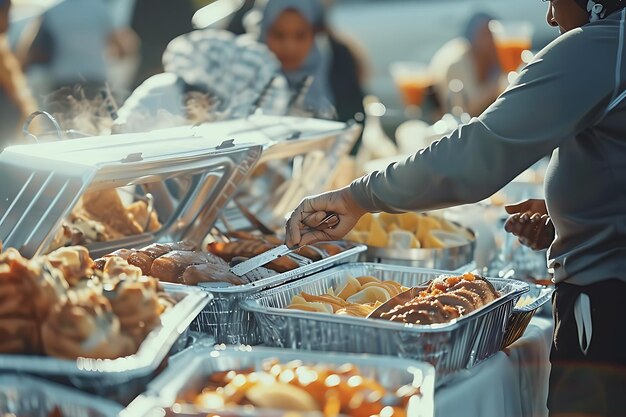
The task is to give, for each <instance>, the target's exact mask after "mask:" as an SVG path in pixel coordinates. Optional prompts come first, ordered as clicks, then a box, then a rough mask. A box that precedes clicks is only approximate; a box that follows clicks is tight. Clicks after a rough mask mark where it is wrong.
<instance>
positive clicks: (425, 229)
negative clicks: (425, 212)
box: [416, 216, 441, 248]
mask: <svg viewBox="0 0 626 417" xmlns="http://www.w3.org/2000/svg"><path fill="white" fill-rule="evenodd" d="M440 229H441V223H439V222H438V221H437V220H436V219H434V218H432V217H429V216H420V218H419V222H418V226H417V231H416V235H417V240H419V241H420V244H421V246H422V247H423V248H430V246H428V245H427V244H425V240H426V236H428V235H429V234H430V232H431V231H432V230H440Z"/></svg>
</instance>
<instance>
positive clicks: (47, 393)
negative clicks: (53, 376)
mask: <svg viewBox="0 0 626 417" xmlns="http://www.w3.org/2000/svg"><path fill="white" fill-rule="evenodd" d="M55 408H56V409H57V410H58V411H60V412H61V414H62V415H63V416H64V417H116V416H117V415H118V414H119V413H120V412H121V411H122V407H121V406H120V405H119V404H116V403H113V402H111V401H107V400H104V399H102V398H97V397H93V396H91V395H88V394H84V393H82V392H79V391H75V390H72V389H69V388H67V387H63V386H59V385H56V384H52V383H50V382H48V381H44V380H40V379H36V378H31V377H26V376H16V375H3V376H0V414H2V415H5V414H4V413H7V414H9V415H12V416H13V415H14V416H37V417H39V416H43V417H46V416H50V415H53V414H51V413H52V412H53V410H54V409H55Z"/></svg>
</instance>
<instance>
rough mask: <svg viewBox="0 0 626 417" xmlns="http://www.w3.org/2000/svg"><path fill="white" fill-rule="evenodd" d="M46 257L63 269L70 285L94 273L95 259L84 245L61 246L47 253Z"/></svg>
mask: <svg viewBox="0 0 626 417" xmlns="http://www.w3.org/2000/svg"><path fill="white" fill-rule="evenodd" d="M46 258H47V259H48V261H49V262H50V264H52V266H54V267H55V268H57V269H59V270H61V272H62V273H63V276H64V277H65V280H66V281H67V282H68V283H69V284H70V285H74V284H76V283H77V282H78V281H79V280H81V279H83V278H85V277H89V276H91V275H92V273H93V270H92V266H93V260H92V259H91V257H90V256H89V250H87V248H85V247H83V246H70V247H65V248H60V249H57V250H55V251H54V252H51V253H49V254H48V255H46Z"/></svg>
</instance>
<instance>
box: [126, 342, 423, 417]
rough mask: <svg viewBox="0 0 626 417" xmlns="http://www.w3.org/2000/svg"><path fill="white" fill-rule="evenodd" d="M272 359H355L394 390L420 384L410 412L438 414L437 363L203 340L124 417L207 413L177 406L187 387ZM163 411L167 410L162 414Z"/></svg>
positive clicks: (239, 412) (335, 362)
mask: <svg viewBox="0 0 626 417" xmlns="http://www.w3.org/2000/svg"><path fill="white" fill-rule="evenodd" d="M268 359H278V360H279V361H281V362H289V361H293V360H300V361H302V362H304V363H305V364H324V365H332V366H340V365H343V364H345V363H351V364H354V365H356V366H357V367H358V368H359V370H360V371H361V374H362V375H364V376H366V377H371V378H374V379H375V380H377V381H378V382H380V383H381V384H382V385H383V386H384V387H385V388H387V389H388V390H395V389H397V388H399V387H401V386H403V385H405V384H413V385H414V386H417V387H419V388H420V391H421V394H422V395H421V397H418V396H416V397H414V398H413V399H412V400H411V402H410V405H409V407H411V408H410V409H409V410H408V411H409V412H408V413H407V415H408V416H411V417H432V416H434V405H433V402H434V391H435V382H434V381H435V370H434V368H433V367H432V366H431V365H429V364H427V363H424V362H416V361H409V360H404V359H399V358H381V357H377V356H371V355H350V354H337V353H331V354H328V353H319V352H303V351H295V350H286V349H269V348H262V347H250V346H239V347H232V346H230V347H224V346H222V347H221V348H220V347H216V349H214V348H213V346H210V345H208V344H198V345H195V346H192V347H190V348H189V349H187V350H185V351H184V352H181V353H180V354H179V355H177V357H175V358H172V362H171V365H172V366H170V368H169V369H168V370H167V371H165V372H164V373H163V374H161V375H160V376H159V377H158V378H157V379H155V380H154V381H153V382H152V383H151V384H150V385H149V386H148V390H147V391H146V392H145V393H144V394H142V395H141V396H139V397H138V398H137V399H136V400H135V401H133V402H132V403H131V404H130V405H129V406H128V408H127V409H126V410H124V411H123V412H122V413H121V414H120V417H148V416H153V415H155V416H156V415H161V416H162V415H164V413H163V411H162V410H163V409H165V410H168V412H170V411H173V409H172V408H184V409H185V410H180V414H177V413H176V412H173V413H172V414H167V415H185V416H198V417H199V416H203V417H204V416H206V415H207V412H208V411H209V410H199V409H197V408H196V407H194V406H192V405H189V406H187V405H184V404H180V407H177V406H175V407H173V406H174V404H175V402H176V399H177V398H178V397H179V396H180V393H181V392H185V391H187V390H198V392H200V391H201V389H202V387H203V386H204V385H203V384H204V383H205V382H206V380H207V377H208V376H209V375H211V374H213V373H214V372H220V371H226V370H231V369H234V370H237V369H244V368H249V367H255V368H257V369H260V368H261V366H262V364H263V362H265V361H266V360H268ZM159 410H161V411H160V414H159ZM208 415H213V414H212V413H210V414H208ZM219 415H222V416H224V415H228V416H230V415H233V416H264V417H265V416H267V417H269V416H273V417H274V416H275V417H278V416H284V415H285V413H284V412H280V413H277V412H276V411H274V412H271V411H270V410H260V409H258V410H253V411H250V410H246V409H244V408H233V409H232V411H231V410H228V411H226V412H225V413H224V412H220V413H219ZM299 415H302V417H305V415H306V416H311V417H312V416H316V417H319V416H320V415H321V413H314V414H311V413H308V414H299Z"/></svg>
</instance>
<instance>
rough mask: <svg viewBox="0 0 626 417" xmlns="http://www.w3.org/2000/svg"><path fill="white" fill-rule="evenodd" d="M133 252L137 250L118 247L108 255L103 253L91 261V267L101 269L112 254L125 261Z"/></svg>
mask: <svg viewBox="0 0 626 417" xmlns="http://www.w3.org/2000/svg"><path fill="white" fill-rule="evenodd" d="M135 252H137V251H136V250H133V249H118V250H116V251H115V252H111V253H109V254H108V255H104V256H103V257H102V258H99V259H96V260H95V261H93V268H94V269H97V270H100V271H102V269H103V268H104V265H105V264H106V261H107V259H108V258H110V257H112V256H117V257H118V258H122V259H124V260H125V261H127V260H128V257H129V256H130V255H132V254H133V253H135Z"/></svg>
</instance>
